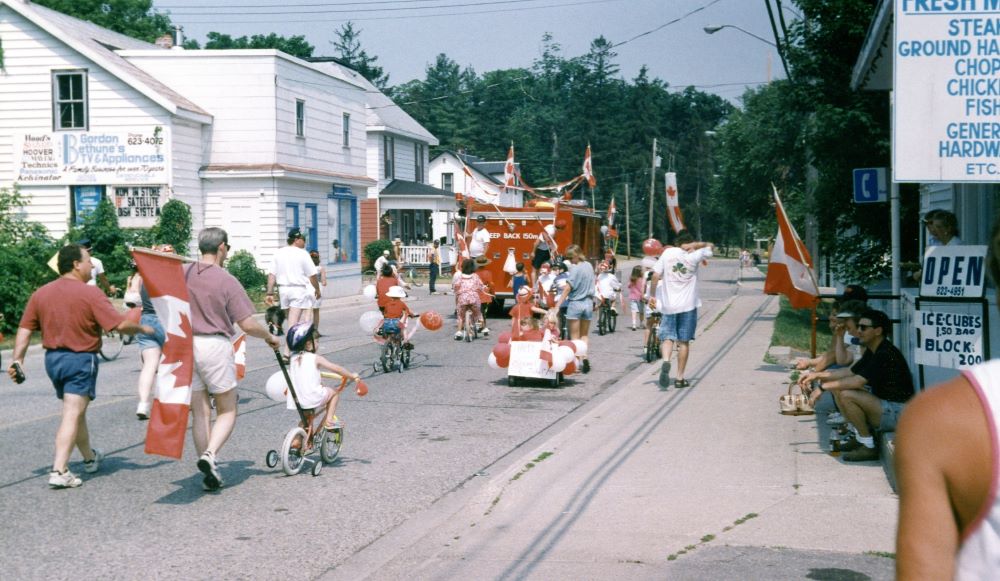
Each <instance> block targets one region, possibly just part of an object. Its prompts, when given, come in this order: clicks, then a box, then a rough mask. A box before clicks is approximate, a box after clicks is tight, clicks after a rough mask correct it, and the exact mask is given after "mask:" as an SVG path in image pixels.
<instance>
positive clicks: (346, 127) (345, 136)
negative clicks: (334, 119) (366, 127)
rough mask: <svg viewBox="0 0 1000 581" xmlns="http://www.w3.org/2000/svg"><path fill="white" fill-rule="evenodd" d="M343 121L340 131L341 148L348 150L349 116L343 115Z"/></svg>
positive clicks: (349, 145)
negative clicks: (341, 137) (341, 138)
mask: <svg viewBox="0 0 1000 581" xmlns="http://www.w3.org/2000/svg"><path fill="white" fill-rule="evenodd" d="M343 119H344V127H343V129H342V131H341V134H342V135H343V139H344V143H343V146H344V147H345V148H349V147H351V114H350V113H344V116H343Z"/></svg>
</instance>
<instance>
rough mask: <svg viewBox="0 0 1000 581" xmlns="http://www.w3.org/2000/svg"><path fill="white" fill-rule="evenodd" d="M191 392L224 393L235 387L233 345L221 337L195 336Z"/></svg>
mask: <svg viewBox="0 0 1000 581" xmlns="http://www.w3.org/2000/svg"><path fill="white" fill-rule="evenodd" d="M191 375H192V377H191V391H204V390H205V388H206V387H207V388H208V393H210V394H213V395H214V394H218V393H226V392H227V391H229V390H231V389H233V388H234V387H236V360H235V358H234V354H233V344H232V343H230V342H229V339H227V338H225V337H223V336H221V335H195V338H194V373H193V374H191Z"/></svg>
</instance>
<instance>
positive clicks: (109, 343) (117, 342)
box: [97, 329, 131, 361]
mask: <svg viewBox="0 0 1000 581" xmlns="http://www.w3.org/2000/svg"><path fill="white" fill-rule="evenodd" d="M129 343H131V341H129ZM125 345H126V343H125V340H124V338H123V337H122V334H121V333H119V332H118V330H117V329H112V330H110V331H105V332H104V333H102V335H101V348H100V350H98V352H97V353H98V354H99V355H100V356H101V359H103V360H105V361H114V360H115V359H118V356H119V355H121V353H122V349H124V348H125Z"/></svg>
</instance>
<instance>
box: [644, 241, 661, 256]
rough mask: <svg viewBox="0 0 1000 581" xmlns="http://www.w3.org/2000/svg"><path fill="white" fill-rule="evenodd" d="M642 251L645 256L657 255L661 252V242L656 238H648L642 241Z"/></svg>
mask: <svg viewBox="0 0 1000 581" xmlns="http://www.w3.org/2000/svg"><path fill="white" fill-rule="evenodd" d="M642 253H643V254H645V255H646V256H659V255H660V254H662V253H663V244H660V241H659V240H657V239H656V238H650V239H648V240H646V241H645V242H643V243H642Z"/></svg>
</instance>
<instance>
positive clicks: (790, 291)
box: [764, 188, 819, 309]
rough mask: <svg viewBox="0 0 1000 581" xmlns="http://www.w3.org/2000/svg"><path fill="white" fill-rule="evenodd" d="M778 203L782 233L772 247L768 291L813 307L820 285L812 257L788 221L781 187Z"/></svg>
mask: <svg viewBox="0 0 1000 581" xmlns="http://www.w3.org/2000/svg"><path fill="white" fill-rule="evenodd" d="M774 205H775V210H776V212H777V215H778V236H777V238H776V239H775V241H774V248H773V249H771V257H770V260H769V262H768V266H767V279H766V280H765V281H764V292H765V293H767V294H771V295H773V294H779V293H780V294H783V295H785V296H786V297H788V302H789V303H791V305H792V308H795V309H808V308H812V307H813V306H815V305H816V301H817V300H818V297H819V288H818V286H817V284H816V279H815V278H814V277H813V273H812V258H811V257H810V256H809V251H807V250H806V247H805V245H804V244H802V241H801V240H799V236H798V234H796V233H795V228H793V227H792V223H791V222H789V221H788V216H787V215H786V214H785V207H784V206H783V205H782V203H781V198H779V197H778V189H777V188H775V189H774Z"/></svg>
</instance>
